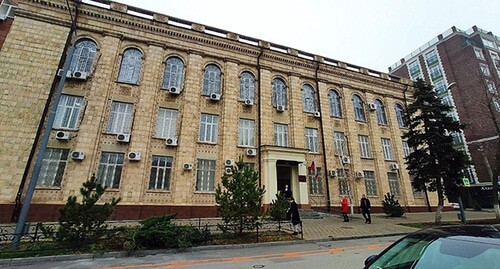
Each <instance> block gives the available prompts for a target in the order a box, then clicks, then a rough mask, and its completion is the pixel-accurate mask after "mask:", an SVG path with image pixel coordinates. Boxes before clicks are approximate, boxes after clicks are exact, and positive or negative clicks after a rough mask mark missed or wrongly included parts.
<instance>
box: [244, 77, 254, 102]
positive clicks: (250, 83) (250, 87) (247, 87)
mask: <svg viewBox="0 0 500 269" xmlns="http://www.w3.org/2000/svg"><path fill="white" fill-rule="evenodd" d="M247 99H249V100H251V101H252V102H255V77H254V75H253V74H252V73H250V72H248V71H245V72H242V73H241V75H240V101H245V100H247Z"/></svg>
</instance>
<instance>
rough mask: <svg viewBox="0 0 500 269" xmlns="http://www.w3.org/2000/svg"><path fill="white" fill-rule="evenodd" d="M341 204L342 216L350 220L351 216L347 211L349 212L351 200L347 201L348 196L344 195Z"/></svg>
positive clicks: (345, 219) (346, 220)
mask: <svg viewBox="0 0 500 269" xmlns="http://www.w3.org/2000/svg"><path fill="white" fill-rule="evenodd" d="M340 204H341V205H342V217H344V222H349V216H348V215H347V213H349V202H348V201H347V197H345V196H344V198H342V201H341V202H340Z"/></svg>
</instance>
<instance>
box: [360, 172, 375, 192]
mask: <svg viewBox="0 0 500 269" xmlns="http://www.w3.org/2000/svg"><path fill="white" fill-rule="evenodd" d="M363 175H364V180H365V190H366V195H368V196H378V190H377V181H376V180H375V172H374V171H368V170H364V171H363Z"/></svg>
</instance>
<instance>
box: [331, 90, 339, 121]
mask: <svg viewBox="0 0 500 269" xmlns="http://www.w3.org/2000/svg"><path fill="white" fill-rule="evenodd" d="M328 99H329V100H330V116H332V117H337V118H341V117H342V104H341V101H340V100H341V97H340V94H339V93H338V92H337V91H336V90H333V89H332V90H330V91H329V92H328Z"/></svg>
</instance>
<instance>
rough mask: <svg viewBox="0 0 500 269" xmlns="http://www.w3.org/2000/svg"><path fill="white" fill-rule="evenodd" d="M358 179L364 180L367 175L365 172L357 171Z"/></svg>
mask: <svg viewBox="0 0 500 269" xmlns="http://www.w3.org/2000/svg"><path fill="white" fill-rule="evenodd" d="M355 176H356V178H363V177H364V176H365V174H364V173H363V171H356V175H355Z"/></svg>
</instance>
